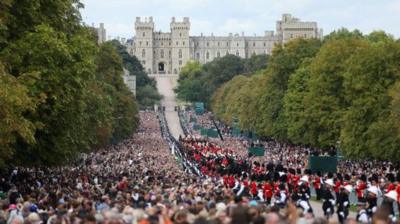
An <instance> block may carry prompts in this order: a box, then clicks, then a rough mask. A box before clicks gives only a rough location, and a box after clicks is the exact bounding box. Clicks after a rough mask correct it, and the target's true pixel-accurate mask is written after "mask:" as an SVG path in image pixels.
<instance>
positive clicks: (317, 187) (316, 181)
mask: <svg viewBox="0 0 400 224" xmlns="http://www.w3.org/2000/svg"><path fill="white" fill-rule="evenodd" d="M312 182H313V187H314V189H315V193H316V194H317V201H319V200H321V172H319V171H318V172H317V173H316V174H315V175H314V177H313V180H312Z"/></svg>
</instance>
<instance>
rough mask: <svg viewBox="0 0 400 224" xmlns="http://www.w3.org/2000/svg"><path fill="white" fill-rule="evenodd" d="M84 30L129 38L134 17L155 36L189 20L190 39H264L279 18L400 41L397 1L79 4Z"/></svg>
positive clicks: (127, 0)
mask: <svg viewBox="0 0 400 224" xmlns="http://www.w3.org/2000/svg"><path fill="white" fill-rule="evenodd" d="M81 1H82V3H83V4H84V5H85V8H84V9H82V10H81V13H82V19H83V21H84V22H85V23H86V24H89V25H91V24H92V23H94V24H95V26H98V24H99V23H101V22H103V23H104V25H105V28H106V30H107V36H111V37H113V38H114V37H117V36H119V37H125V38H131V37H133V36H134V35H135V30H134V23H135V19H136V17H142V18H143V17H149V16H153V20H154V22H155V31H160V30H161V31H163V32H169V30H170V29H169V24H170V22H171V18H172V17H176V20H177V21H180V20H182V18H183V17H184V16H186V17H189V18H190V22H191V29H190V34H191V35H193V36H195V35H200V34H201V33H203V34H204V35H210V34H211V33H213V34H214V35H219V36H226V35H228V34H229V33H240V34H241V33H242V32H244V33H245V34H246V35H251V36H252V35H254V34H256V35H263V34H264V31H266V30H275V23H276V21H277V20H279V19H280V18H281V16H282V14H283V13H290V14H292V15H293V16H294V17H297V18H300V19H301V20H302V21H315V22H317V23H318V27H319V28H322V29H323V30H324V35H326V34H329V33H330V32H332V31H334V30H336V29H339V28H342V27H345V28H347V29H350V30H353V29H359V30H360V31H361V32H363V33H364V34H367V33H370V32H371V31H374V30H384V31H385V32H387V33H390V34H392V35H394V36H395V37H396V38H399V37H400V0H81Z"/></svg>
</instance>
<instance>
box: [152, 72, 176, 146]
mask: <svg viewBox="0 0 400 224" xmlns="http://www.w3.org/2000/svg"><path fill="white" fill-rule="evenodd" d="M149 76H150V77H154V78H155V80H156V81H157V89H158V91H159V92H160V94H161V95H163V96H164V98H163V100H162V101H161V105H162V106H164V107H165V118H166V120H167V124H168V129H169V131H170V133H171V134H172V136H174V138H175V139H178V138H179V135H182V136H183V130H182V127H181V125H180V122H179V116H178V112H177V111H175V110H174V109H175V106H177V103H176V97H175V93H174V88H175V87H176V85H177V80H178V75H163V74H161V75H157V74H155V75H154V74H153V75H149Z"/></svg>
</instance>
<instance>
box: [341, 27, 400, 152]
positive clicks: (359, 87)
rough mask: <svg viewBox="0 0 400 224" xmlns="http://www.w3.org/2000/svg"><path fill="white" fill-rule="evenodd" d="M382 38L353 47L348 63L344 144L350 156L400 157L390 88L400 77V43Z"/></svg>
mask: <svg viewBox="0 0 400 224" xmlns="http://www.w3.org/2000/svg"><path fill="white" fill-rule="evenodd" d="M382 37H383V38H382ZM368 39H369V37H368ZM379 39H381V40H383V42H381V41H378V42H379V44H374V43H370V44H368V45H366V46H364V47H362V48H358V49H356V50H354V49H353V52H354V53H353V54H352V57H350V58H349V60H347V61H346V63H345V67H346V71H345V73H344V74H343V78H344V80H343V87H344V88H343V92H344V99H345V102H346V105H348V106H347V107H346V110H345V111H344V113H343V118H342V126H341V133H340V134H341V135H340V139H341V146H342V148H343V150H344V151H345V153H346V154H347V155H350V156H357V157H360V156H362V157H374V158H379V159H399V158H400V153H399V152H398V145H400V139H399V137H398V133H399V130H398V128H399V126H397V125H394V124H395V123H394V122H393V120H392V117H391V115H392V116H393V115H394V113H392V110H391V107H390V105H391V102H392V97H391V96H390V95H388V91H389V89H391V87H392V86H393V84H394V83H395V82H396V80H399V78H400V75H399V74H400V61H399V59H400V45H399V44H396V43H395V42H394V41H393V39H391V38H386V37H384V36H383V35H382V33H380V34H379ZM374 42H376V38H374ZM393 96H394V97H395V95H393Z"/></svg>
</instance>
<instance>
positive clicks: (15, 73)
mask: <svg viewBox="0 0 400 224" xmlns="http://www.w3.org/2000/svg"><path fill="white" fill-rule="evenodd" d="M80 7H82V4H81V3H80V2H79V1H77V0H67V1H48V0H29V1H28V0H7V1H2V2H1V3H0V17H1V18H0V102H1V105H2V107H1V109H0V148H1V154H0V166H2V165H5V164H8V165H18V164H23V165H41V164H47V165H56V164H60V163H65V162H68V161H71V160H73V159H74V158H76V155H77V154H78V153H80V152H87V151H89V150H93V149H97V148H101V147H105V146H107V145H109V144H111V143H116V142H118V141H121V140H122V139H124V138H126V137H128V136H129V135H131V134H132V132H133V131H134V130H135V129H136V127H137V124H138V116H137V115H138V109H137V105H136V102H135V98H134V96H133V95H132V93H130V91H129V90H128V88H127V87H126V86H125V85H124V83H123V79H122V73H123V70H122V68H123V63H122V59H121V57H120V55H119V54H118V52H117V49H116V48H115V47H114V46H113V45H111V44H109V43H106V44H103V45H100V46H98V45H97V43H96V40H95V38H94V37H95V34H94V33H93V32H92V30H91V29H89V28H87V27H85V26H82V25H81V20H80V14H79V8H80Z"/></svg>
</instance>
